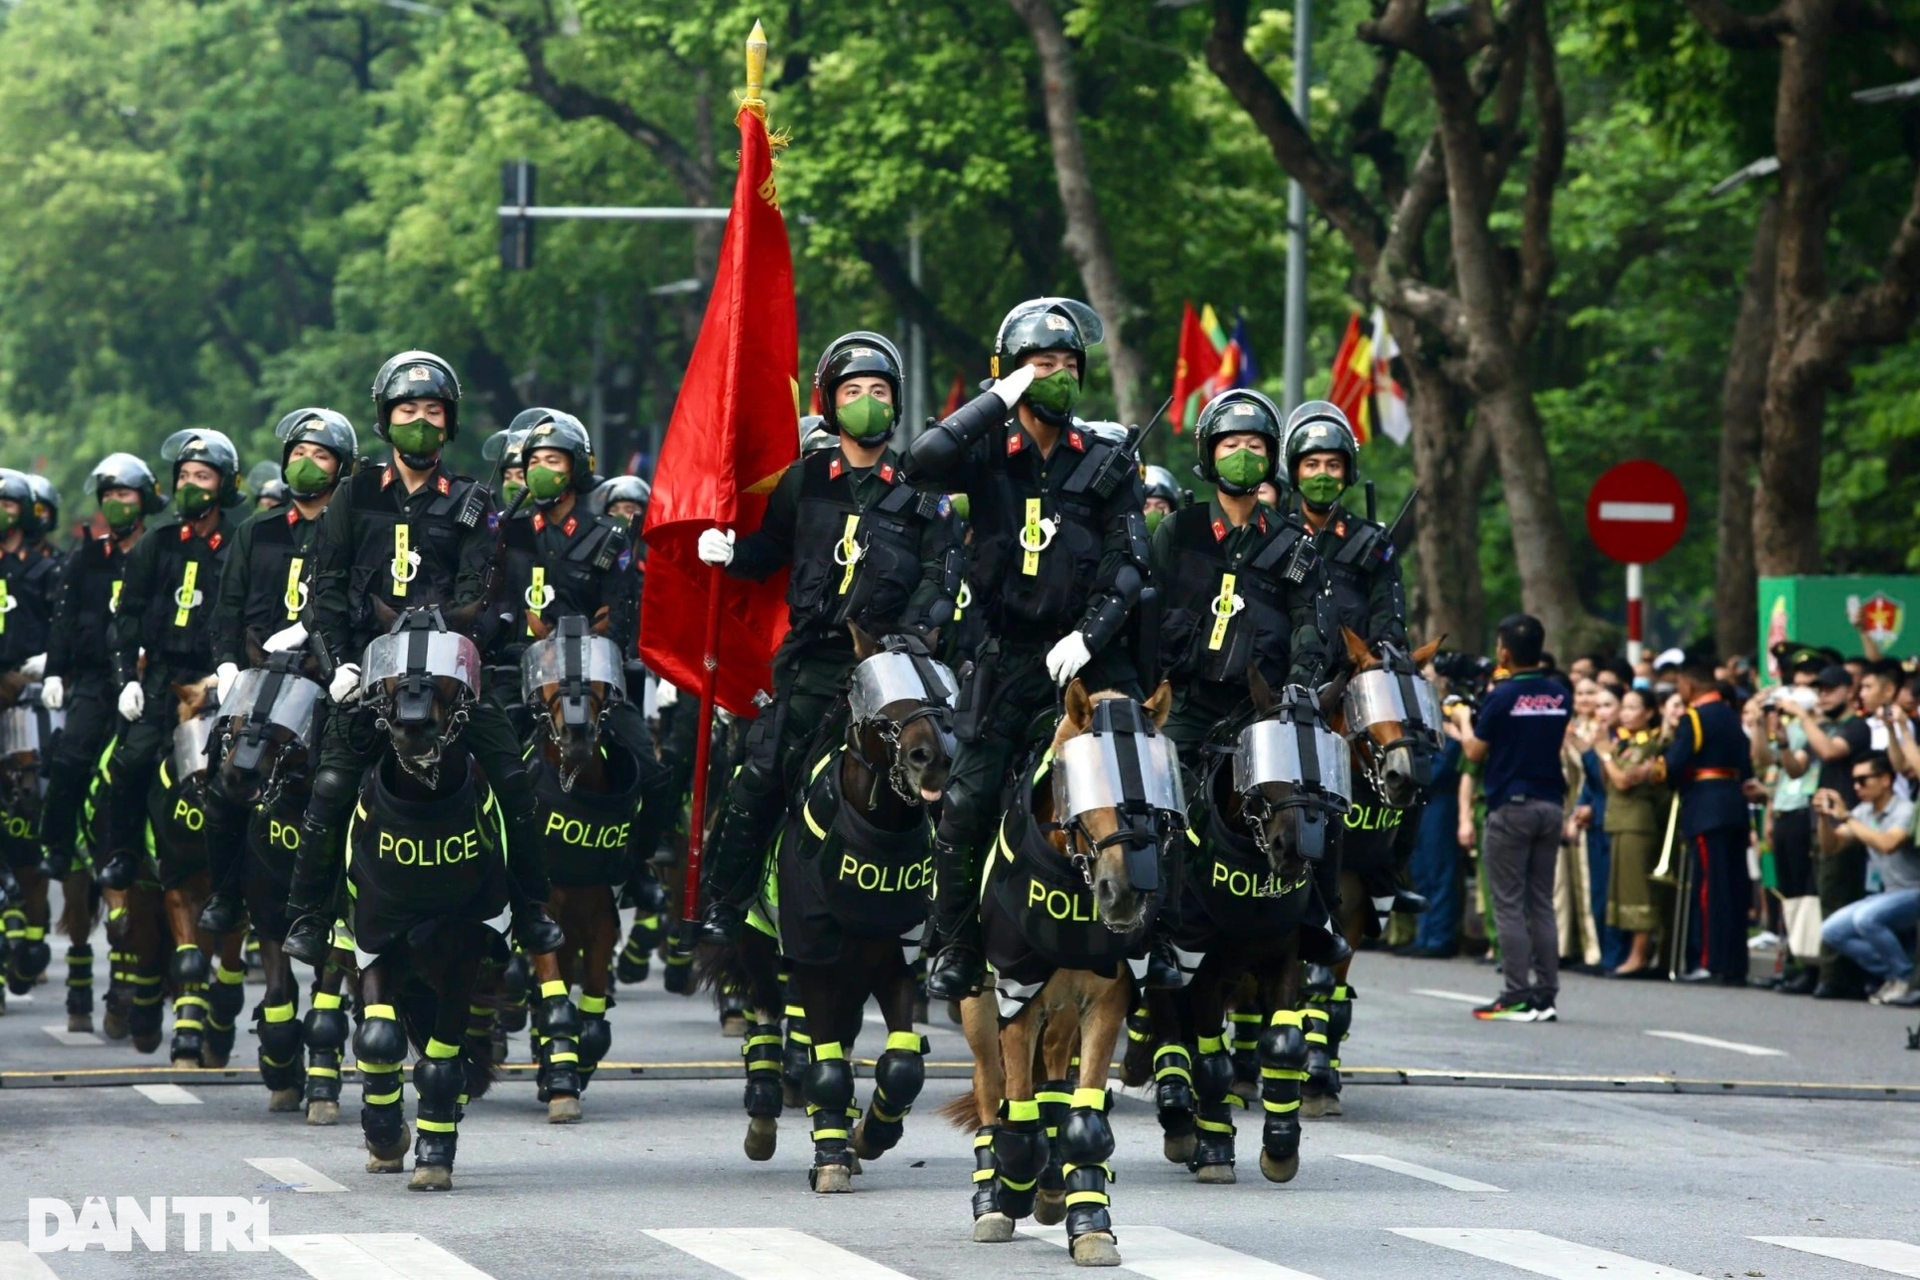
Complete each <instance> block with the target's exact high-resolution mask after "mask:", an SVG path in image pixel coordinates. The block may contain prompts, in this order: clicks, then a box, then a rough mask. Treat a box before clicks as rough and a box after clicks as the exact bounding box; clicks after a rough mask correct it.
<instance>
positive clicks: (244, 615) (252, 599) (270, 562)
mask: <svg viewBox="0 0 1920 1280" xmlns="http://www.w3.org/2000/svg"><path fill="white" fill-rule="evenodd" d="M299 514H300V513H299V512H298V511H296V510H294V508H293V507H292V506H291V505H289V506H288V507H286V508H285V509H284V510H279V509H276V510H274V511H272V512H269V513H268V514H266V515H264V516H261V517H260V518H259V519H257V520H255V521H254V524H253V528H252V531H251V532H250V533H249V534H248V537H250V538H251V539H252V540H253V554H252V555H251V556H250V557H249V558H248V560H247V596H246V600H245V601H244V602H243V603H242V605H241V607H240V629H241V634H242V635H245V634H246V630H247V628H249V627H257V628H259V629H260V631H261V632H262V633H263V634H265V635H272V634H273V633H274V632H276V631H279V630H281V629H283V628H285V627H288V626H291V625H292V624H293V623H294V622H295V621H297V620H298V619H299V617H300V610H301V608H302V607H304V606H305V605H306V603H307V598H308V595H309V593H310V592H311V591H312V586H313V570H314V544H315V543H317V542H318V541H319V533H320V521H318V520H302V519H300V518H299ZM288 516H292V517H293V519H292V520H289V519H288V518H287V517H288Z"/></svg>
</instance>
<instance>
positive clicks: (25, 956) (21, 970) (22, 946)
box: [10, 916, 53, 996]
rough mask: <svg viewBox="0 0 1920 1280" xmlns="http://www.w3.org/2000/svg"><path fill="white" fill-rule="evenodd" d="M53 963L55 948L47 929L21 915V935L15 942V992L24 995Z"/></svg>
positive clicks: (13, 983) (13, 978) (13, 981)
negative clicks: (50, 945)
mask: <svg viewBox="0 0 1920 1280" xmlns="http://www.w3.org/2000/svg"><path fill="white" fill-rule="evenodd" d="M52 963H53V948H52V947H49V946H48V945H47V931H46V930H45V929H43V928H41V927H40V926H39V925H34V924H27V923H26V918H25V917H24V916H23V917H21V927H20V936H19V937H18V938H16V939H15V940H14V943H13V975H12V982H11V984H10V985H14V991H13V994H15V995H17V996H23V995H25V994H27V992H28V991H31V990H32V989H33V986H34V984H35V983H37V982H39V981H40V977H41V975H42V974H44V973H46V971H47V966H48V965H50V964H52ZM16 984H17V985H16Z"/></svg>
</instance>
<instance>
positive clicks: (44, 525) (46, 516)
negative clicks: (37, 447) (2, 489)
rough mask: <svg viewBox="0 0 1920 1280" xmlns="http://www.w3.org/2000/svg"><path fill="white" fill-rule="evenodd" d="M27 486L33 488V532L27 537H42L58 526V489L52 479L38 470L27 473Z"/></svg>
mask: <svg viewBox="0 0 1920 1280" xmlns="http://www.w3.org/2000/svg"><path fill="white" fill-rule="evenodd" d="M27 488H29V489H31V490H33V524H34V530H33V532H31V533H29V534H27V536H28V537H29V538H44V537H46V536H47V535H48V534H49V533H52V532H53V531H54V530H55V529H58V528H59V527H60V491H59V490H58V489H56V488H54V487H53V481H51V480H49V479H47V478H46V477H45V476H43V475H41V474H40V473H39V472H37V471H35V472H30V473H29V474H28V475H27Z"/></svg>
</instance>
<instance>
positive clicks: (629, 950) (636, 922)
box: [613, 911, 660, 986]
mask: <svg viewBox="0 0 1920 1280" xmlns="http://www.w3.org/2000/svg"><path fill="white" fill-rule="evenodd" d="M659 945H660V913H659V912H657V911H655V912H652V913H650V914H649V913H645V912H643V913H642V914H639V915H636V916H634V918H633V928H632V929H630V930H628V931H627V945H626V946H624V947H622V948H620V958H619V959H618V960H616V961H615V962H614V969H613V976H614V978H615V980H617V981H619V982H623V983H625V984H626V985H628V986H637V985H639V984H640V983H642V982H645V981H646V980H647V974H648V973H649V972H651V971H652V968H653V949H654V948H655V947H657V946H659Z"/></svg>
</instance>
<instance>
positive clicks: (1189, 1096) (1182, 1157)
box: [1153, 1044, 1195, 1164]
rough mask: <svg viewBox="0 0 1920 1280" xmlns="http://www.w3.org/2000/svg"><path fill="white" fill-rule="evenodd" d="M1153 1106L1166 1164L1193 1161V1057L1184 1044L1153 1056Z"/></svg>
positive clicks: (1168, 1045) (1166, 1045)
mask: <svg viewBox="0 0 1920 1280" xmlns="http://www.w3.org/2000/svg"><path fill="white" fill-rule="evenodd" d="M1153 1103H1154V1109H1155V1111H1156V1112H1157V1114H1158V1117H1159V1120H1160V1134H1161V1149H1162V1150H1163V1151H1164V1152H1165V1154H1166V1157H1167V1159H1168V1160H1171V1161H1172V1162H1173V1163H1175V1164H1185V1163H1187V1161H1189V1160H1191V1159H1193V1147H1194V1141H1195V1139H1194V1132H1193V1111H1194V1102H1193V1054H1192V1052H1191V1051H1190V1050H1189V1049H1188V1048H1187V1046H1185V1045H1183V1044H1163V1045H1161V1046H1160V1051H1159V1052H1158V1053H1156V1054H1154V1055H1153Z"/></svg>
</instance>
